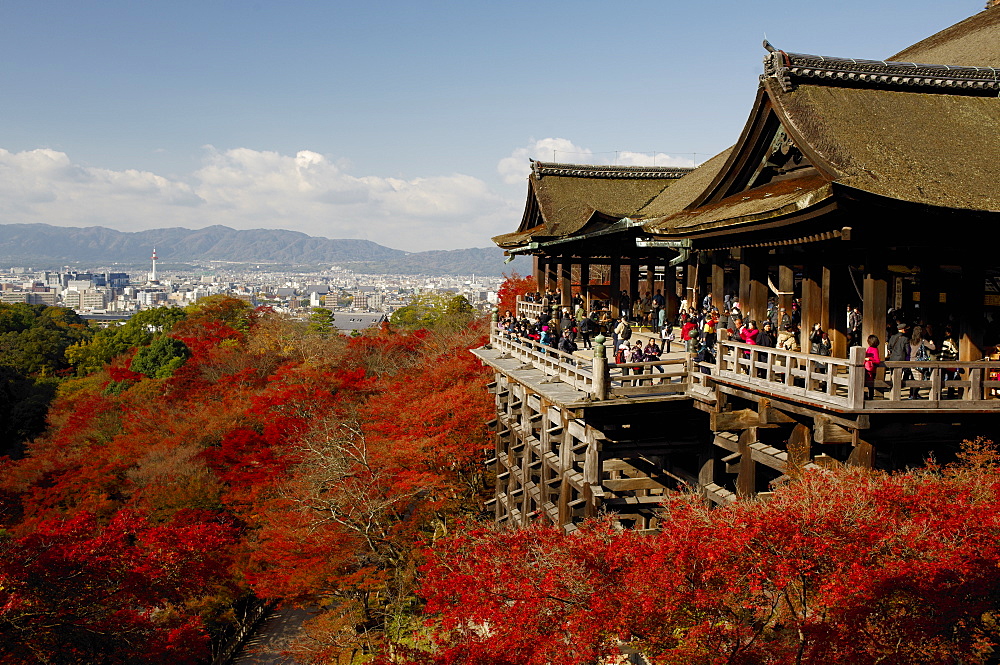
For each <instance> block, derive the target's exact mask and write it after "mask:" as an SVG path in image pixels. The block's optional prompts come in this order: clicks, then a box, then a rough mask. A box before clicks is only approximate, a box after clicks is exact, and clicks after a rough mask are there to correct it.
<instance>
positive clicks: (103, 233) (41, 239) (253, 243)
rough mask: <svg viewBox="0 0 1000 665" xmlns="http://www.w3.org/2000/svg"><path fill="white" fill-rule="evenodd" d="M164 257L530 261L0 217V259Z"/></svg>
mask: <svg viewBox="0 0 1000 665" xmlns="http://www.w3.org/2000/svg"><path fill="white" fill-rule="evenodd" d="M153 247H156V254H157V257H158V258H159V259H160V260H161V261H166V262H186V261H232V262H237V263H245V262H246V263H252V262H263V263H281V264H289V265H306V266H314V265H323V264H340V265H344V266H345V267H350V268H352V269H354V270H357V271H359V272H370V273H400V274H427V275H439V274H447V273H451V274H473V273H475V274H480V275H500V274H502V273H504V272H507V273H509V272H511V270H517V271H518V272H520V273H521V274H525V273H526V272H527V271H528V270H530V263H529V262H528V260H527V259H525V258H518V259H517V260H516V261H514V262H513V263H511V264H509V265H505V264H504V263H503V258H504V257H503V252H502V251H501V250H499V249H497V248H495V247H491V248H473V249H457V250H450V251H444V250H437V251H429V252H404V251H402V250H399V249H392V248H390V247H385V246H383V245H379V244H377V243H374V242H371V241H369V240H341V239H337V240H331V239H329V238H320V237H314V236H309V235H306V234H305V233H300V232H298V231H284V230H280V229H252V230H249V231H240V230H237V229H231V228H229V227H227V226H209V227H207V228H204V229H194V230H192V229H183V228H167V229H150V230H148V231H135V232H132V233H129V232H123V231H115V230H114V229H108V228H104V227H102V226H88V227H85V228H79V227H64V226H51V225H49V224H0V262H4V263H15V264H18V265H23V264H36V263H53V264H65V263H80V262H83V263H91V264H93V263H104V264H107V263H145V262H146V261H148V260H149V257H150V253H151V251H152V248H153Z"/></svg>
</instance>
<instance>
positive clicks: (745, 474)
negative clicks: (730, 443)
mask: <svg viewBox="0 0 1000 665" xmlns="http://www.w3.org/2000/svg"><path fill="white" fill-rule="evenodd" d="M751 443H757V428H756V427H751V428H749V429H746V430H743V433H742V434H740V440H739V447H740V473H739V475H738V476H737V477H736V493H737V494H739V495H740V496H741V497H752V496H754V495H755V494H756V493H757V462H755V461H754V459H753V451H752V450H751V448H750V444H751Z"/></svg>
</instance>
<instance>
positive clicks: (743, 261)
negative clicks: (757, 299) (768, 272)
mask: <svg viewBox="0 0 1000 665" xmlns="http://www.w3.org/2000/svg"><path fill="white" fill-rule="evenodd" d="M751 254H753V251H752V250H749V249H746V248H744V249H741V250H740V262H739V280H740V281H739V284H738V285H737V289H736V301H737V302H738V303H739V305H740V309H741V310H743V312H744V313H746V308H747V307H748V306H749V304H750V259H751V258H752V256H751Z"/></svg>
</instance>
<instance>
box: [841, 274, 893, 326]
mask: <svg viewBox="0 0 1000 665" xmlns="http://www.w3.org/2000/svg"><path fill="white" fill-rule="evenodd" d="M862 295H863V297H864V304H863V305H862V310H861V314H862V317H861V339H862V340H865V339H868V335H877V336H878V338H879V341H881V342H882V343H883V344H884V343H885V341H886V340H885V323H886V321H885V317H886V312H887V311H888V309H889V307H888V302H887V300H886V298H887V297H888V282H887V281H886V269H885V264H884V263H883V262H882V261H880V260H879V259H877V258H876V257H874V256H869V257H868V258H867V259H866V260H865V279H864V290H863V291H862ZM845 316H846V314H845Z"/></svg>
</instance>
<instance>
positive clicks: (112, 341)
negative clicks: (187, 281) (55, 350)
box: [66, 307, 187, 376]
mask: <svg viewBox="0 0 1000 665" xmlns="http://www.w3.org/2000/svg"><path fill="white" fill-rule="evenodd" d="M186 316H187V313H186V312H185V311H184V310H183V309H180V308H177V307H154V308H153V309H144V310H142V311H141V312H136V314H135V315H134V316H132V318H131V319H129V320H128V321H127V322H126V323H125V324H123V325H120V326H115V327H110V328H102V329H101V330H99V331H98V332H97V333H96V334H94V337H93V339H91V340H90V341H89V342H78V343H77V344H74V345H72V346H70V347H69V348H67V349H66V359H67V360H68V362H69V364H70V365H72V366H73V367H74V368H75V369H76V373H77V374H78V375H79V376H85V375H87V374H91V373H92V372H96V371H97V370H99V369H101V368H102V367H104V366H105V365H107V364H108V363H109V362H111V361H112V360H113V359H114V358H116V357H117V356H120V355H121V354H123V353H125V352H126V351H128V350H129V349H131V348H133V347H141V346H145V345H147V344H149V343H150V342H152V341H153V339H154V338H155V337H156V336H157V335H165V334H167V333H169V332H170V331H171V330H173V327H174V326H175V325H176V324H177V323H178V322H179V321H182V320H184V318H185V317H186Z"/></svg>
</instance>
